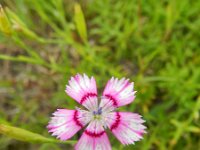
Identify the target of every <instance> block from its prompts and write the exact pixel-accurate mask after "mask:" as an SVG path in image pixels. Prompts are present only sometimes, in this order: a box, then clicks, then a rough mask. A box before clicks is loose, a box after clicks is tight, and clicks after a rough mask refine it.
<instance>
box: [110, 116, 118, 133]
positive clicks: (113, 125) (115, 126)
mask: <svg viewBox="0 0 200 150" xmlns="http://www.w3.org/2000/svg"><path fill="white" fill-rule="evenodd" d="M120 118H121V116H120V114H119V112H116V121H115V122H114V123H113V124H112V125H111V127H110V130H111V131H112V130H113V129H116V128H117V127H118V126H119V123H120Z"/></svg>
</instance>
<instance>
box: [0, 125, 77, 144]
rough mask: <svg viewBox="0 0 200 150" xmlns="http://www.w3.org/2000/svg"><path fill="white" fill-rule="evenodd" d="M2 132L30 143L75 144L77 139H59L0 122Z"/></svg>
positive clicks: (0, 132)
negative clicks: (63, 140)
mask: <svg viewBox="0 0 200 150" xmlns="http://www.w3.org/2000/svg"><path fill="white" fill-rule="evenodd" d="M0 134H4V135H6V136H9V137H11V138H14V139H16V140H20V141H24V142H30V143H63V144H74V143H75V142H76V141H65V142H62V141H59V140H55V139H51V138H46V137H44V136H42V135H40V134H37V133H33V132H30V131H28V130H25V129H21V128H17V127H13V126H9V125H5V124H0Z"/></svg>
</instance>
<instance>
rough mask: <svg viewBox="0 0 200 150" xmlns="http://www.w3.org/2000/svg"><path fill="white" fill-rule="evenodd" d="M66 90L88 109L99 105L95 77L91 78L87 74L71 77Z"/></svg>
mask: <svg viewBox="0 0 200 150" xmlns="http://www.w3.org/2000/svg"><path fill="white" fill-rule="evenodd" d="M65 92H66V93H67V94H68V95H69V96H70V97H72V98H73V99H75V100H76V101H77V102H78V103H80V104H82V105H83V106H85V107H86V108H88V109H93V107H95V108H96V107H97V104H98V102H97V87H96V81H95V79H94V77H91V78H89V77H88V76H87V75H85V74H83V75H80V74H77V75H75V76H74V77H71V79H70V81H69V85H66V90H65ZM88 101H89V102H88ZM91 105H92V106H91Z"/></svg>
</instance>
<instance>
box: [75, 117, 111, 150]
mask: <svg viewBox="0 0 200 150" xmlns="http://www.w3.org/2000/svg"><path fill="white" fill-rule="evenodd" d="M75 150H111V145H110V142H109V140H108V136H107V134H106V132H105V131H104V128H103V126H102V124H101V122H99V121H98V120H94V121H92V122H91V123H90V124H89V125H88V127H87V128H86V130H85V131H84V133H83V135H82V136H81V138H80V139H79V141H78V143H77V144H76V145H75Z"/></svg>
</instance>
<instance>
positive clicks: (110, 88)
mask: <svg viewBox="0 0 200 150" xmlns="http://www.w3.org/2000/svg"><path fill="white" fill-rule="evenodd" d="M133 87H134V83H133V82H132V83H130V82H129V80H128V79H125V78H122V79H120V80H119V79H118V78H113V77H112V78H111V79H110V80H109V81H108V82H107V85H106V87H105V89H104V92H103V97H104V99H103V101H102V103H104V104H106V103H108V102H109V101H111V102H112V103H113V106H115V107H119V106H123V105H127V104H130V103H131V102H132V101H133V100H134V98H135V91H134V90H133Z"/></svg>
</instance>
